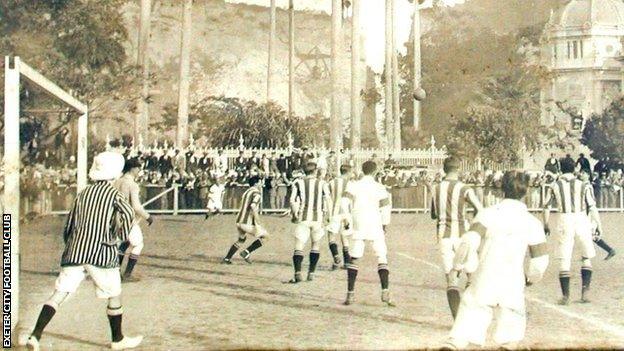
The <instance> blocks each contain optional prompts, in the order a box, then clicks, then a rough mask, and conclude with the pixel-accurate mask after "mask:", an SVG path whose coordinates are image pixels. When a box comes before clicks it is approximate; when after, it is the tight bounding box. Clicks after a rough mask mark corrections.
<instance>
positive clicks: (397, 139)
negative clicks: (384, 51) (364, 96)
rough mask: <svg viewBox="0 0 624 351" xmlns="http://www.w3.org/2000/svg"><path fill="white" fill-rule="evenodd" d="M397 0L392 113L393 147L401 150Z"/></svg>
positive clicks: (393, 51) (394, 7)
mask: <svg viewBox="0 0 624 351" xmlns="http://www.w3.org/2000/svg"><path fill="white" fill-rule="evenodd" d="M397 8H398V5H397V0H392V115H393V116H394V119H393V121H394V126H393V128H394V132H393V133H392V136H393V137H394V138H393V139H394V145H393V147H394V149H395V150H401V106H400V90H399V56H398V55H399V54H398V52H397V48H398V43H397V32H398V31H397V28H396V9H397Z"/></svg>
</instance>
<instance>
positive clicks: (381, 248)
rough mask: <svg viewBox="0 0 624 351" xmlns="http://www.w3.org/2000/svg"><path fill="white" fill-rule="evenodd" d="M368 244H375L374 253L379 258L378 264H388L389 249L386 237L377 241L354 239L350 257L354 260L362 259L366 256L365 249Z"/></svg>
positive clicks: (350, 246)
mask: <svg viewBox="0 0 624 351" xmlns="http://www.w3.org/2000/svg"><path fill="white" fill-rule="evenodd" d="M367 242H369V243H372V244H373V251H374V252H375V256H377V261H378V263H381V264H384V263H385V264H387V263H388V247H387V246H386V238H384V237H380V238H377V239H375V240H362V239H353V240H352V241H351V244H350V245H349V255H350V256H351V257H353V258H360V257H362V256H364V249H365V247H366V243H367Z"/></svg>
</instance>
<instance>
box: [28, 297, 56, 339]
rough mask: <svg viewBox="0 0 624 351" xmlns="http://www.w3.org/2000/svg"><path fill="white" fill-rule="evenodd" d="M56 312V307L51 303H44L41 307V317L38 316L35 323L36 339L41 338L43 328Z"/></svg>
mask: <svg viewBox="0 0 624 351" xmlns="http://www.w3.org/2000/svg"><path fill="white" fill-rule="evenodd" d="M55 314H56V309H55V308H54V307H52V306H50V305H43V307H42V308H41V312H40V313H39V318H37V324H35V330H33V332H32V336H34V337H35V339H37V340H39V339H41V334H42V333H43V329H45V327H46V326H47V325H48V323H50V320H52V317H54V315H55Z"/></svg>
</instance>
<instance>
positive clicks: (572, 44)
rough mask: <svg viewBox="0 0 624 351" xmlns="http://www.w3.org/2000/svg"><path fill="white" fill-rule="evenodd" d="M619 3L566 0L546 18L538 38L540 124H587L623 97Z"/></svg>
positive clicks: (623, 5) (623, 31) (623, 33)
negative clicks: (543, 71)
mask: <svg viewBox="0 0 624 351" xmlns="http://www.w3.org/2000/svg"><path fill="white" fill-rule="evenodd" d="M623 39H624V1H622V0H571V1H570V2H568V3H567V4H566V5H565V6H563V7H562V8H560V9H559V10H557V11H554V12H553V13H551V16H550V20H549V21H548V24H547V25H546V28H545V30H544V35H543V47H542V49H543V51H542V52H543V55H542V57H543V58H544V66H545V67H546V68H547V71H548V73H549V74H548V75H546V78H545V83H544V85H543V89H542V112H543V122H544V124H546V125H552V124H554V123H555V121H564V122H566V123H570V122H571V119H570V116H569V114H566V113H564V112H563V111H562V108H564V109H570V110H572V111H575V112H576V114H578V115H580V116H582V117H583V119H587V118H588V117H589V116H591V114H593V113H600V112H602V111H603V110H604V109H605V108H606V107H607V106H608V104H609V103H610V102H611V101H612V100H613V99H614V98H616V97H619V96H620V95H621V94H622V81H623V79H622V78H623V69H624V63H623V62H622V61H620V60H619V59H620V57H621V56H622V55H623V54H624V50H623V43H622V40H623Z"/></svg>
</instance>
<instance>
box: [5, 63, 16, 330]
mask: <svg viewBox="0 0 624 351" xmlns="http://www.w3.org/2000/svg"><path fill="white" fill-rule="evenodd" d="M19 92H20V60H19V58H18V57H15V58H9V57H8V56H5V58H4V209H3V212H4V213H6V214H9V215H10V221H9V220H8V218H7V217H4V216H3V224H4V221H5V220H6V221H7V223H10V225H11V231H10V236H9V240H10V249H11V264H10V265H11V283H10V289H11V330H13V331H16V326H17V323H18V321H19V320H18V319H19V263H20V260H19V257H20V252H19V238H20V230H19V229H20V227H19V217H20V137H19V135H20V123H19V115H20V93H19ZM5 229H6V228H5ZM6 239H7V238H6V236H5V237H4V242H6V241H7V240H6ZM5 298H6V296H5Z"/></svg>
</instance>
